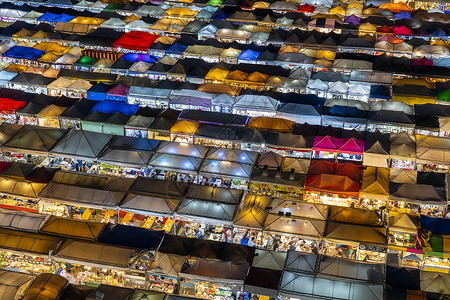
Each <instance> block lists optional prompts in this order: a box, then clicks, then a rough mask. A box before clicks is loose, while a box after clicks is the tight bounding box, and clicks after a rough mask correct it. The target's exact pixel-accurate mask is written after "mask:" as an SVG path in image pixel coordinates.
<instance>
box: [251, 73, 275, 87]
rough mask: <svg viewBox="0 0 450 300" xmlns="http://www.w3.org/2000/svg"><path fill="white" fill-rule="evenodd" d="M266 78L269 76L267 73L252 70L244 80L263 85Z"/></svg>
mask: <svg viewBox="0 0 450 300" xmlns="http://www.w3.org/2000/svg"><path fill="white" fill-rule="evenodd" d="M267 78H269V75H267V74H263V73H260V72H253V73H251V74H249V75H248V76H247V78H246V79H245V81H247V82H250V83H257V84H261V85H263V84H264V83H265V82H266V81H267Z"/></svg>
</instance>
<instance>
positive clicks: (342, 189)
mask: <svg viewBox="0 0 450 300" xmlns="http://www.w3.org/2000/svg"><path fill="white" fill-rule="evenodd" d="M360 187H361V185H360V183H358V182H356V181H354V180H352V179H351V178H349V177H347V176H342V175H332V174H320V175H314V176H311V177H309V178H308V179H306V184H305V188H306V189H309V190H314V191H322V192H333V193H337V194H340V193H342V194H347V195H355V196H357V195H358V194H359V189H360Z"/></svg>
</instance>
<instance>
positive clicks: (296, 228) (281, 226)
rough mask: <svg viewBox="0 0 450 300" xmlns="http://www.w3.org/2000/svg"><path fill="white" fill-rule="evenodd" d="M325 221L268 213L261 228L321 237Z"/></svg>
mask: <svg viewBox="0 0 450 300" xmlns="http://www.w3.org/2000/svg"><path fill="white" fill-rule="evenodd" d="M325 223H326V222H325V221H323V220H308V219H300V218H295V217H284V216H280V215H274V214H268V215H267V217H266V219H265V220H264V227H263V229H264V230H266V231H272V232H273V231H276V232H283V233H291V234H299V235H305V236H314V237H321V236H323V233H324V231H325Z"/></svg>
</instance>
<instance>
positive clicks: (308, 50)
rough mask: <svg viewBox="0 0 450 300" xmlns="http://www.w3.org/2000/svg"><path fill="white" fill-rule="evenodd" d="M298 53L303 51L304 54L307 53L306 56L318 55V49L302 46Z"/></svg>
mask: <svg viewBox="0 0 450 300" xmlns="http://www.w3.org/2000/svg"><path fill="white" fill-rule="evenodd" d="M298 53H303V54H305V55H306V56H309V57H316V54H317V50H315V49H308V48H302V49H300V50H299V51H298Z"/></svg>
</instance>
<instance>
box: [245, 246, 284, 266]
mask: <svg viewBox="0 0 450 300" xmlns="http://www.w3.org/2000/svg"><path fill="white" fill-rule="evenodd" d="M285 261H286V253H285V252H278V251H269V250H262V249H256V251H255V257H254V259H253V263H252V267H257V268H264V269H270V270H278V271H281V270H283V268H284V263H285Z"/></svg>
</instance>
